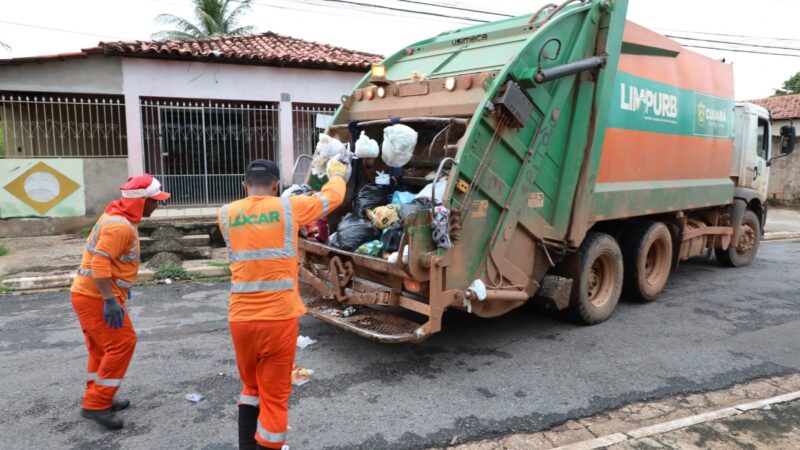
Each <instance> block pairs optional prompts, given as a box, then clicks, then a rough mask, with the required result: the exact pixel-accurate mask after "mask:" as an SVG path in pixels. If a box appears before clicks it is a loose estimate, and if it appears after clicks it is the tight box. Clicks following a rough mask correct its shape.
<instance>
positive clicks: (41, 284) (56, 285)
mask: <svg viewBox="0 0 800 450" xmlns="http://www.w3.org/2000/svg"><path fill="white" fill-rule="evenodd" d="M186 271H187V272H189V273H190V274H192V275H195V276H196V277H197V278H218V277H227V276H230V274H231V272H230V270H229V268H227V267H212V266H209V267H192V268H190V269H186ZM74 279H75V273H70V274H67V275H48V276H43V277H25V278H10V279H8V280H3V281H2V282H0V284H2V285H3V286H5V287H6V288H8V289H9V290H10V291H12V292H24V291H38V290H45V289H63V288H68V287H70V286H71V285H72V280H74ZM153 280H155V272H153V271H152V270H140V271H139V274H138V275H137V279H136V281H137V282H140V281H153Z"/></svg>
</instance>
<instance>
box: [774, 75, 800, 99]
mask: <svg viewBox="0 0 800 450" xmlns="http://www.w3.org/2000/svg"><path fill="white" fill-rule="evenodd" d="M792 94H800V72H797V73H796V74H794V75H793V76H792V77H791V78H789V79H788V80H786V81H784V82H783V87H782V88H781V89H776V90H775V95H792Z"/></svg>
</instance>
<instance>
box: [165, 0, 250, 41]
mask: <svg viewBox="0 0 800 450" xmlns="http://www.w3.org/2000/svg"><path fill="white" fill-rule="evenodd" d="M192 3H193V4H194V14H195V18H196V20H197V23H196V24H194V23H192V22H191V21H189V20H186V19H184V18H182V17H178V16H174V15H172V14H159V15H158V17H156V19H155V22H156V23H158V24H161V25H171V26H174V27H175V29H174V30H165V31H159V32H158V33H153V39H156V40H176V41H187V40H193V39H204V38H210V37H215V36H242V35H245V34H251V33H253V32H254V31H255V27H252V26H244V27H241V26H238V25H239V19H240V18H241V17H242V15H243V14H244V13H246V12H250V10H251V8H250V5H251V3H252V0H192ZM234 3H238V4H239V6H236V7H235V8H233V6H234Z"/></svg>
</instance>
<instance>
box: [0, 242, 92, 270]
mask: <svg viewBox="0 0 800 450" xmlns="http://www.w3.org/2000/svg"><path fill="white" fill-rule="evenodd" d="M85 242H86V237H85V236H82V235H78V234H62V235H58V236H38V237H22V238H7V239H0V245H2V246H4V247H6V248H7V249H8V253H7V254H5V255H4V256H0V275H2V276H6V277H7V276H12V275H13V276H15V277H27V276H41V275H57V274H62V273H69V272H71V271H73V270H76V269H77V268H78V266H79V265H80V263H81V258H82V257H83V247H84V243H85Z"/></svg>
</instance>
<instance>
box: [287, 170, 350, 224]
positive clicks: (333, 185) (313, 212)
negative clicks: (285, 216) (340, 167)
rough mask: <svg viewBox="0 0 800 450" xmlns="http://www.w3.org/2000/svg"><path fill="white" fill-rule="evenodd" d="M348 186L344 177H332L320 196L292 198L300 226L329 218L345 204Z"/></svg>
mask: <svg viewBox="0 0 800 450" xmlns="http://www.w3.org/2000/svg"><path fill="white" fill-rule="evenodd" d="M346 190H347V184H346V183H345V181H344V177H343V176H340V175H338V174H336V175H332V176H331V177H330V180H329V181H328V182H327V183H325V185H324V186H322V190H321V191H320V192H319V194H316V195H311V196H305V195H297V196H294V197H290V199H291V201H292V203H293V205H294V208H293V210H294V214H295V220H297V222H298V223H299V224H300V225H307V224H309V223H311V222H314V221H315V220H317V219H319V218H320V217H322V216H327V215H328V214H330V213H331V212H332V211H334V210H335V209H336V208H338V207H339V206H341V205H342V202H344V195H345V191H346Z"/></svg>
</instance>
